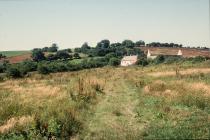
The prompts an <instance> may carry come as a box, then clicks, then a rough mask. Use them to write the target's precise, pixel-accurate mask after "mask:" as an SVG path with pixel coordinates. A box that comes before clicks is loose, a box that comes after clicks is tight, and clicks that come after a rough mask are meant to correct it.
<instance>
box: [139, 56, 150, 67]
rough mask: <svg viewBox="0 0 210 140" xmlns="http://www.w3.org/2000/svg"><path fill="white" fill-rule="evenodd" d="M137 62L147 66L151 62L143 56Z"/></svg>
mask: <svg viewBox="0 0 210 140" xmlns="http://www.w3.org/2000/svg"><path fill="white" fill-rule="evenodd" d="M136 64H137V65H140V66H147V65H149V62H148V61H147V60H146V59H144V58H142V59H139V60H138V61H137V63H136Z"/></svg>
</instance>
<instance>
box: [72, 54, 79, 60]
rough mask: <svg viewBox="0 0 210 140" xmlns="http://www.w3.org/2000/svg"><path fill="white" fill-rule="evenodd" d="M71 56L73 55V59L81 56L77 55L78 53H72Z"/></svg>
mask: <svg viewBox="0 0 210 140" xmlns="http://www.w3.org/2000/svg"><path fill="white" fill-rule="evenodd" d="M73 56H74V58H75V59H80V58H81V57H80V55H79V53H74V55H73Z"/></svg>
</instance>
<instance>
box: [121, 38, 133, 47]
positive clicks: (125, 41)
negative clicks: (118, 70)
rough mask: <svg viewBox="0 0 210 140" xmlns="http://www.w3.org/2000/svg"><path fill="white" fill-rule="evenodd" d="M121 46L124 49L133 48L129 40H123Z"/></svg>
mask: <svg viewBox="0 0 210 140" xmlns="http://www.w3.org/2000/svg"><path fill="white" fill-rule="evenodd" d="M122 45H123V46H124V47H126V48H133V47H134V45H135V44H134V43H133V41H131V40H124V41H123V42H122Z"/></svg>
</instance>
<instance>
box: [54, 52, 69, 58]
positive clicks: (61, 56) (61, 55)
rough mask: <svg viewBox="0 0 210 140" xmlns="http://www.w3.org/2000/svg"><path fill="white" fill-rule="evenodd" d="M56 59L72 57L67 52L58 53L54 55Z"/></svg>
mask: <svg viewBox="0 0 210 140" xmlns="http://www.w3.org/2000/svg"><path fill="white" fill-rule="evenodd" d="M56 58H57V59H68V58H70V59H72V56H71V55H70V54H69V53H68V52H67V51H58V52H57V53H56Z"/></svg>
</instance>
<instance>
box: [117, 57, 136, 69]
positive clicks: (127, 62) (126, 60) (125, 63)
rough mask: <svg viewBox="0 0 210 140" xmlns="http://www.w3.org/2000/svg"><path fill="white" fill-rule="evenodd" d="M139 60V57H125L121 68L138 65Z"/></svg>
mask: <svg viewBox="0 0 210 140" xmlns="http://www.w3.org/2000/svg"><path fill="white" fill-rule="evenodd" d="M137 60H138V56H137V55H133V56H124V57H123V59H122V60H121V64H120V65H121V66H124V67H126V66H131V65H134V64H136V62H137Z"/></svg>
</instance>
